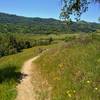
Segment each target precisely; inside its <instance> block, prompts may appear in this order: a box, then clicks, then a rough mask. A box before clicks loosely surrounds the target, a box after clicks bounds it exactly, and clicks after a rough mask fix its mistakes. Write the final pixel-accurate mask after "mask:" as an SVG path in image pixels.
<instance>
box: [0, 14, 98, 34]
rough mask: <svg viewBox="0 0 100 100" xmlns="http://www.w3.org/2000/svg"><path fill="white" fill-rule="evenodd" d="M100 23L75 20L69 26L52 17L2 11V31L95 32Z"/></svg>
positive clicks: (0, 21)
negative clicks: (33, 16)
mask: <svg viewBox="0 0 100 100" xmlns="http://www.w3.org/2000/svg"><path fill="white" fill-rule="evenodd" d="M98 29H100V24H97V23H89V22H85V21H80V22H77V23H76V22H73V24H71V25H70V26H69V27H67V25H65V24H64V23H63V22H61V21H60V20H56V19H52V18H48V19H45V18H28V17H23V16H17V15H11V14H5V13H0V33H32V34H51V33H54V34H59V33H69V32H71V33H73V32H74V33H75V32H95V31H96V30H98Z"/></svg>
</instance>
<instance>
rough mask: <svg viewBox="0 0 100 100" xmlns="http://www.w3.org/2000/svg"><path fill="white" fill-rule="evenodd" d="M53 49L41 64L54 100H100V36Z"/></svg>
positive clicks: (42, 59) (43, 58) (41, 59)
mask: <svg viewBox="0 0 100 100" xmlns="http://www.w3.org/2000/svg"><path fill="white" fill-rule="evenodd" d="M78 41H79V42H72V43H63V44H58V45H56V46H53V47H52V48H51V49H50V50H49V51H48V53H45V54H44V55H43V56H41V57H40V58H39V59H38V60H37V61H36V63H37V65H38V68H39V69H40V71H41V73H42V76H43V77H44V78H46V79H47V80H48V82H49V84H51V86H52V96H51V97H52V99H51V100H100V37H99V36H97V37H96V39H94V40H92V41H91V40H90V41H89V40H88V39H86V40H78Z"/></svg>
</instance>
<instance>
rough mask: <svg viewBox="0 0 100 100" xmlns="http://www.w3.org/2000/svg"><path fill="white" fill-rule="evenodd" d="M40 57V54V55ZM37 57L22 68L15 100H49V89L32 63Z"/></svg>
mask: <svg viewBox="0 0 100 100" xmlns="http://www.w3.org/2000/svg"><path fill="white" fill-rule="evenodd" d="M40 55H41V54H40ZM40 55H39V56H36V57H34V58H32V59H29V60H28V61H26V62H25V63H24V65H23V66H22V71H21V73H22V74H23V75H22V79H21V82H20V83H19V84H18V86H17V93H18V94H17V97H16V100H42V99H43V100H51V99H50V95H51V93H50V91H51V87H50V86H49V85H48V82H47V80H44V79H43V78H42V77H41V75H40V72H39V71H37V69H36V65H35V64H34V63H33V62H34V61H35V60H36V59H38V58H39V57H40Z"/></svg>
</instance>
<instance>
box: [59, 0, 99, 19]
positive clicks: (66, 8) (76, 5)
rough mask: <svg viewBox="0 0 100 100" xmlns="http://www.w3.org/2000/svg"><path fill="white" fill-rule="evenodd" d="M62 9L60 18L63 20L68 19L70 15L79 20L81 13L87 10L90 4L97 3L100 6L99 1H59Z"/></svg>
mask: <svg viewBox="0 0 100 100" xmlns="http://www.w3.org/2000/svg"><path fill="white" fill-rule="evenodd" d="M61 2H62V9H61V14H60V18H61V19H63V20H66V19H70V18H71V16H72V15H74V16H75V19H76V20H79V19H80V16H81V14H82V13H84V12H86V11H87V10H88V6H89V4H90V3H91V2H94V3H95V2H97V3H99V4H100V0H61Z"/></svg>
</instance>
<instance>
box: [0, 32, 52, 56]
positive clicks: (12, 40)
mask: <svg viewBox="0 0 100 100" xmlns="http://www.w3.org/2000/svg"><path fill="white" fill-rule="evenodd" d="M35 37H36V36H35ZM38 37H40V36H38ZM52 41H53V39H52V38H49V37H47V38H46V39H45V38H44V39H41V38H40V39H35V38H34V35H33V36H32V35H25V34H19V35H18V34H11V33H9V34H0V57H2V56H6V55H11V54H15V53H18V52H21V51H22V50H23V49H26V48H31V47H34V46H39V45H49V44H51V42H52Z"/></svg>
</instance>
